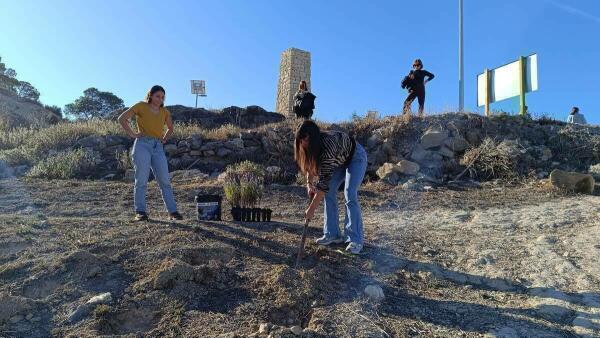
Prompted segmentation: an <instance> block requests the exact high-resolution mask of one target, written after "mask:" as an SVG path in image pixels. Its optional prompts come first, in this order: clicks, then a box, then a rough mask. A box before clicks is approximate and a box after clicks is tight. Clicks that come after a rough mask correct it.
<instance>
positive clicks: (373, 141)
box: [367, 131, 383, 149]
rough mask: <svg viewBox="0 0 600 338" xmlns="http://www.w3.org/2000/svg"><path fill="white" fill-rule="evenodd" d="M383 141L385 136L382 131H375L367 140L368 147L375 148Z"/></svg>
mask: <svg viewBox="0 0 600 338" xmlns="http://www.w3.org/2000/svg"><path fill="white" fill-rule="evenodd" d="M381 143H383V138H382V137H381V134H380V133H378V132H377V131H375V132H373V135H371V137H369V139H368V140H367V148H369V149H373V148H375V147H377V146H378V145H380V144H381Z"/></svg>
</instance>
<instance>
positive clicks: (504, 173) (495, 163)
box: [461, 137, 518, 179]
mask: <svg viewBox="0 0 600 338" xmlns="http://www.w3.org/2000/svg"><path fill="white" fill-rule="evenodd" d="M514 146H515V144H513V142H508V141H502V142H496V141H494V140H493V139H491V138H489V137H488V138H485V139H484V140H483V142H482V143H481V145H479V146H478V147H475V148H471V149H469V150H467V152H466V153H465V155H464V156H463V158H462V160H461V164H462V165H464V166H466V167H467V169H466V170H468V171H469V173H470V174H471V176H475V177H479V178H483V179H493V178H505V179H510V178H514V177H515V176H517V175H518V173H517V172H516V169H515V168H516V163H515V162H514V159H515V155H516V154H515V147H514Z"/></svg>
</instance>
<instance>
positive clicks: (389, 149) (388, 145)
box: [381, 139, 396, 156]
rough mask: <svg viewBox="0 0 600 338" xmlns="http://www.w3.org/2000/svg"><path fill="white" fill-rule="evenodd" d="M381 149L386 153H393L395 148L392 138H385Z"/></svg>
mask: <svg viewBox="0 0 600 338" xmlns="http://www.w3.org/2000/svg"><path fill="white" fill-rule="evenodd" d="M381 150H382V151H383V152H384V153H385V154H386V155H387V156H390V155H395V154H396V149H395V148H394V143H393V141H392V140H389V139H386V140H385V141H384V142H383V144H382V145H381Z"/></svg>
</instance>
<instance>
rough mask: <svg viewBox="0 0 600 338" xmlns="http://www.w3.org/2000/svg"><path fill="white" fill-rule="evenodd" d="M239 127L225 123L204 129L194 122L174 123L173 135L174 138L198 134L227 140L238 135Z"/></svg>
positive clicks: (208, 137)
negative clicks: (217, 126)
mask: <svg viewBox="0 0 600 338" xmlns="http://www.w3.org/2000/svg"><path fill="white" fill-rule="evenodd" d="M240 131H241V129H240V128H239V127H238V126H235V125H233V124H226V125H223V126H221V127H219V128H214V129H206V128H204V127H202V126H201V125H199V124H196V123H175V126H174V131H173V137H175V138H176V139H187V138H191V137H192V136H200V137H202V138H204V139H210V140H227V139H230V138H232V137H235V136H238V135H239V133H240Z"/></svg>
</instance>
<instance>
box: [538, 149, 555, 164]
mask: <svg viewBox="0 0 600 338" xmlns="http://www.w3.org/2000/svg"><path fill="white" fill-rule="evenodd" d="M551 158H552V150H550V148H548V147H544V149H543V150H542V157H540V159H541V160H542V161H549V160H550V159H551Z"/></svg>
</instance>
